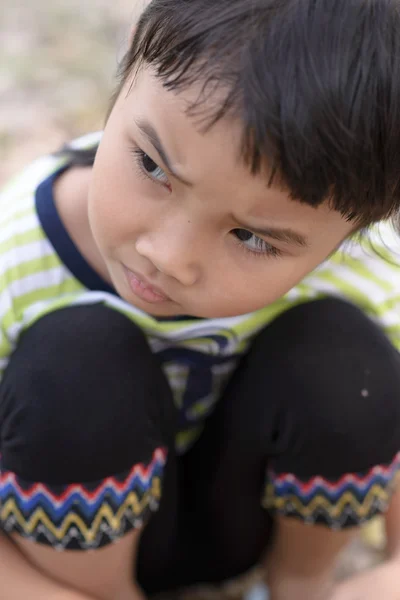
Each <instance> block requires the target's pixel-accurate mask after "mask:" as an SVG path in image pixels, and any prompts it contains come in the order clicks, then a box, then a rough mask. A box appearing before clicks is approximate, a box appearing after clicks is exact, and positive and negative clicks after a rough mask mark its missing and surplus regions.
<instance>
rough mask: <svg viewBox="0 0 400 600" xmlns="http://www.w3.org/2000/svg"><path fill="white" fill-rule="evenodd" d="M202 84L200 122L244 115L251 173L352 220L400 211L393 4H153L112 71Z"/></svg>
mask: <svg viewBox="0 0 400 600" xmlns="http://www.w3.org/2000/svg"><path fill="white" fill-rule="evenodd" d="M143 66H150V67H151V68H152V69H153V71H154V72H155V74H156V76H157V77H158V78H159V79H160V80H161V81H162V83H163V85H164V86H165V88H167V89H168V90H171V91H176V92H179V91H181V90H184V89H186V88H188V87H189V86H192V85H193V84H198V85H199V95H198V97H197V100H196V101H195V102H194V103H193V104H192V105H191V106H190V107H189V108H188V111H189V114H191V115H192V116H193V118H197V119H202V121H203V122H204V126H205V128H207V127H212V125H213V124H214V123H215V122H217V121H218V120H219V119H222V118H224V117H235V118H239V119H240V121H241V122H242V123H243V138H242V148H241V152H242V155H243V159H244V161H245V163H246V164H247V165H248V166H249V169H250V170H251V172H252V173H254V174H256V173H259V172H260V171H263V169H264V167H266V168H267V169H268V182H269V184H272V183H273V182H276V183H279V184H281V185H283V186H284V187H285V188H287V189H288V190H289V193H290V195H291V197H292V198H293V199H295V200H298V201H300V202H303V203H307V204H309V205H311V206H318V205H320V204H321V203H322V202H324V201H326V200H327V199H329V202H330V204H331V206H332V208H333V209H334V210H337V211H339V212H340V213H341V214H343V215H344V216H345V217H346V218H348V219H349V220H353V221H354V222H355V224H357V226H359V227H365V226H367V225H369V224H371V223H373V222H375V221H378V220H380V219H382V218H386V217H390V216H392V217H394V216H397V215H398V213H399V212H400V183H399V173H400V6H399V0H153V1H152V2H151V3H150V4H149V5H148V7H147V8H146V10H145V11H144V12H143V13H142V15H141V18H140V20H139V23H138V25H137V29H136V35H135V37H134V39H133V41H132V44H131V47H130V49H129V50H128V52H127V53H126V55H125V57H124V59H123V60H122V63H121V65H120V69H119V79H120V81H119V85H118V88H117V90H116V93H115V95H114V99H113V101H115V99H116V98H117V97H118V94H119V93H120V91H121V89H122V87H123V86H124V85H125V84H126V83H127V82H129V80H130V79H131V80H132V82H133V81H134V77H135V75H136V74H137V73H138V71H139V70H140V69H141V68H142V67H143Z"/></svg>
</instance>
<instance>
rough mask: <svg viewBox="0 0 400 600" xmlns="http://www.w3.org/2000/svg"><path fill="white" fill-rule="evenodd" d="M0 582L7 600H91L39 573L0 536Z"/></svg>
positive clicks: (13, 545)
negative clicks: (27, 599) (28, 599)
mask: <svg viewBox="0 0 400 600" xmlns="http://www.w3.org/2000/svg"><path fill="white" fill-rule="evenodd" d="M0 580H1V593H2V596H3V597H4V598H7V600H24V599H25V598H30V600H47V599H48V600H93V599H92V598H89V596H84V595H83V594H80V593H78V592H75V591H72V590H68V588H67V587H64V586H62V585H61V584H59V583H56V582H55V581H52V580H51V579H49V578H47V577H46V576H45V575H43V574H42V573H40V572H39V571H38V570H36V569H35V568H34V567H33V566H32V565H31V564H30V563H29V562H28V561H27V560H26V559H25V558H24V556H23V555H22V554H21V552H20V551H19V550H18V548H17V546H16V545H15V544H13V543H12V542H11V541H10V540H9V539H7V537H6V536H5V535H0Z"/></svg>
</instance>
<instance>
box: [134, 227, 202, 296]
mask: <svg viewBox="0 0 400 600" xmlns="http://www.w3.org/2000/svg"><path fill="white" fill-rule="evenodd" d="M136 251H137V252H138V254H140V255H141V256H143V257H144V258H146V259H147V260H149V261H150V262H151V263H152V265H153V266H154V267H155V268H156V269H157V271H159V272H160V273H163V274H164V275H166V276H168V277H172V278H173V279H176V280H177V281H178V282H179V283H180V284H182V285H184V286H185V287H190V286H192V285H194V284H195V283H197V282H198V280H199V278H200V272H201V269H200V260H199V258H200V256H199V252H198V251H196V249H195V248H194V246H193V244H190V241H189V240H188V239H187V238H186V241H184V240H180V239H179V235H169V236H161V235H157V234H155V235H154V234H153V235H144V236H140V237H139V238H138V240H137V241H136Z"/></svg>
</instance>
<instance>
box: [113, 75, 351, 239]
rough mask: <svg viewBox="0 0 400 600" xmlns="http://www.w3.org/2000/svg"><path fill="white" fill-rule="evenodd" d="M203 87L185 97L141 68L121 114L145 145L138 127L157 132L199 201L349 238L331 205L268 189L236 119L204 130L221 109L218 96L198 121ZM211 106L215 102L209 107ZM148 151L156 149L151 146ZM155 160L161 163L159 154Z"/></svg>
mask: <svg viewBox="0 0 400 600" xmlns="http://www.w3.org/2000/svg"><path fill="white" fill-rule="evenodd" d="M200 93H201V88H200V87H199V88H196V87H192V88H190V89H188V90H185V91H183V92H180V93H177V92H171V91H168V90H167V89H165V88H164V87H163V85H162V83H161V82H160V80H159V79H157V78H156V77H155V76H154V75H153V74H152V73H151V71H150V70H148V69H141V71H140V73H139V74H138V75H137V77H136V79H135V81H134V83H133V85H132V83H131V84H130V85H129V87H128V88H127V91H126V92H125V93H124V91H123V92H122V94H121V97H122V100H123V101H122V104H121V107H120V108H121V111H122V112H123V114H124V119H125V121H126V123H127V127H128V129H129V131H130V132H131V135H132V137H133V138H134V140H135V141H136V142H137V143H138V144H139V145H140V143H141V142H142V141H143V136H142V134H141V132H140V131H139V129H138V127H137V123H138V122H144V121H145V122H148V123H149V124H151V126H152V127H153V128H154V130H155V131H156V132H157V135H158V137H159V139H160V141H161V142H162V146H163V148H164V149H165V151H166V153H167V154H168V157H169V159H170V162H171V164H172V165H173V166H174V167H175V168H176V169H177V170H178V171H179V172H180V173H182V174H183V175H184V178H185V179H186V180H188V181H189V182H191V184H192V189H193V190H194V193H195V194H196V196H197V197H198V198H200V199H202V200H203V201H204V203H206V204H209V206H212V209H213V210H215V211H216V212H220V213H224V214H225V213H228V212H229V213H233V214H234V215H237V216H239V217H240V218H247V219H248V218H251V219H256V220H258V221H262V222H263V223H261V224H265V222H267V223H268V224H270V225H274V224H277V225H278V226H287V227H293V224H296V226H297V228H300V229H301V230H302V233H303V234H304V235H310V234H311V233H312V232H313V231H314V232H315V230H316V228H319V230H320V231H321V230H322V234H323V230H324V229H325V228H326V227H332V226H337V225H340V231H339V233H340V235H341V237H342V238H343V237H345V236H346V235H347V234H348V233H349V232H350V231H351V226H350V225H349V224H348V223H346V221H345V220H344V219H343V218H342V217H341V216H340V215H339V213H337V212H336V211H332V210H331V209H330V207H329V206H328V203H326V204H323V205H321V206H320V207H318V208H313V207H311V206H309V205H307V204H304V203H303V204H302V203H300V202H298V201H295V200H293V199H291V197H290V193H289V192H288V191H287V190H285V189H284V188H282V187H280V186H279V185H274V186H272V187H270V186H269V185H268V180H269V174H268V173H267V172H266V170H265V171H264V172H261V173H259V174H256V175H253V174H252V173H251V172H250V169H249V168H248V166H247V165H246V164H245V163H244V161H243V157H242V153H241V143H242V132H243V128H242V124H241V123H240V122H239V121H238V120H235V119H233V118H223V119H221V120H219V121H218V122H217V123H216V124H215V125H213V126H212V127H211V128H205V127H204V118H203V117H207V114H210V111H212V110H213V109H214V110H215V103H216V102H218V97H217V96H213V97H212V98H210V99H209V100H207V101H206V102H205V103H204V112H200V113H198V114H197V115H195V116H193V115H190V114H188V109H189V108H190V106H191V105H192V104H193V102H196V101H197V100H198V99H199V94H200ZM207 103H209V104H208V105H207ZM142 149H143V150H144V151H146V150H149V151H150V148H149V146H148V145H147V143H146V147H145V148H142ZM152 158H154V159H155V158H158V157H157V156H155V155H154V154H153V155H152Z"/></svg>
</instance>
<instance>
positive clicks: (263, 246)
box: [232, 229, 282, 256]
mask: <svg viewBox="0 0 400 600" xmlns="http://www.w3.org/2000/svg"><path fill="white" fill-rule="evenodd" d="M232 233H233V235H234V236H235V237H236V239H237V240H239V242H240V245H241V246H242V247H243V248H244V249H245V250H247V251H248V252H250V253H252V254H256V255H261V256H265V255H269V256H280V255H281V254H282V253H281V251H280V250H278V248H275V247H274V246H271V244H268V242H266V241H265V240H263V239H262V238H260V237H258V235H255V234H254V233H252V232H251V231H248V230H247V229H233V230H232Z"/></svg>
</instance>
